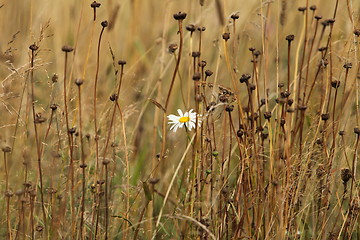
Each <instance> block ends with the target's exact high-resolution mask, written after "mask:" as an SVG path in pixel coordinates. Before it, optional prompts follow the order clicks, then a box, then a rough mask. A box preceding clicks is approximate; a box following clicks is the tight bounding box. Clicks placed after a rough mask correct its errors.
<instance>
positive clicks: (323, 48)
mask: <svg viewBox="0 0 360 240" xmlns="http://www.w3.org/2000/svg"><path fill="white" fill-rule="evenodd" d="M318 50H319V52H324V51H326V50H327V47H320V48H319V49H318Z"/></svg>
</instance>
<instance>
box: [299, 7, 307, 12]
mask: <svg viewBox="0 0 360 240" xmlns="http://www.w3.org/2000/svg"><path fill="white" fill-rule="evenodd" d="M306 9H307V8H306V7H299V8H298V11H299V12H305V11H306Z"/></svg>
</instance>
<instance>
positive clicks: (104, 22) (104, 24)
mask: <svg viewBox="0 0 360 240" xmlns="http://www.w3.org/2000/svg"><path fill="white" fill-rule="evenodd" d="M101 26H102V27H103V28H106V27H107V26H109V23H108V21H106V20H105V21H102V22H101Z"/></svg>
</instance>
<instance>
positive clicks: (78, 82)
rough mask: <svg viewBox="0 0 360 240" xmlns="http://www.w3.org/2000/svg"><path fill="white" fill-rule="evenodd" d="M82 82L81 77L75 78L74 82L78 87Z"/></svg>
mask: <svg viewBox="0 0 360 240" xmlns="http://www.w3.org/2000/svg"><path fill="white" fill-rule="evenodd" d="M83 83H84V80H83V79H81V78H77V79H75V84H76V85H78V86H79V87H80V86H81V85H82V84H83Z"/></svg>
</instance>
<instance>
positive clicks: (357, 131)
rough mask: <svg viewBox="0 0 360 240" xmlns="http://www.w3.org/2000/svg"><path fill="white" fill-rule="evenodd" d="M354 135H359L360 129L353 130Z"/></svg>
mask: <svg viewBox="0 0 360 240" xmlns="http://www.w3.org/2000/svg"><path fill="white" fill-rule="evenodd" d="M354 133H355V134H356V135H358V136H359V135H360V129H359V128H357V127H356V128H354Z"/></svg>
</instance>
